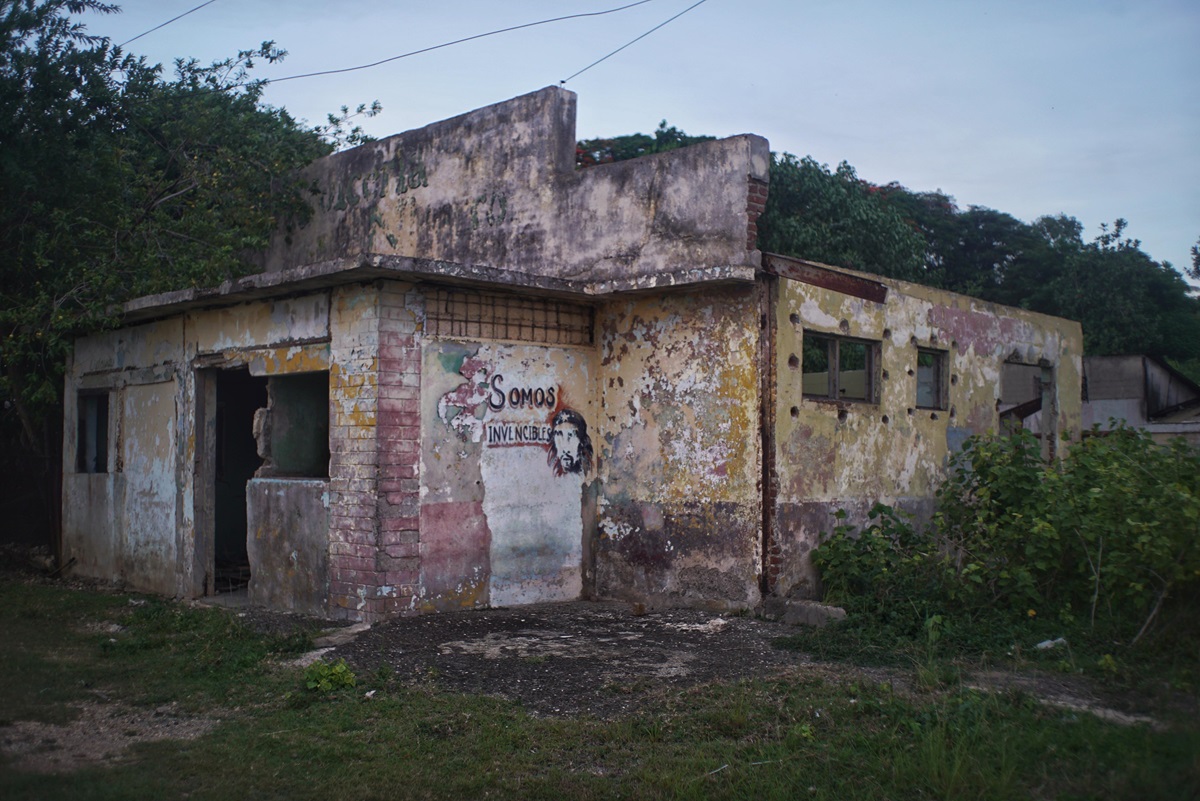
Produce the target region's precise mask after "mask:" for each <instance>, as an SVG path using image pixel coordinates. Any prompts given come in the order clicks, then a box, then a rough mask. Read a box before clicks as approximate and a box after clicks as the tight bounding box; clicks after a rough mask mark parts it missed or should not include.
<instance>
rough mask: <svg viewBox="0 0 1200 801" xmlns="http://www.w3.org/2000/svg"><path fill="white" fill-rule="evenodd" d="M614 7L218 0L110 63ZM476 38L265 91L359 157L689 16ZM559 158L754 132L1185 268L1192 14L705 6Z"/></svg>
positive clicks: (364, 53) (621, 16)
mask: <svg viewBox="0 0 1200 801" xmlns="http://www.w3.org/2000/svg"><path fill="white" fill-rule="evenodd" d="M115 2H118V3H120V5H122V7H123V12H122V13H121V14H119V15H113V16H106V17H100V16H95V15H89V16H88V17H87V22H88V25H89V30H90V32H92V33H95V34H101V35H106V36H109V37H111V38H112V40H113V41H114V42H115V43H121V42H124V41H126V40H127V39H130V38H132V37H134V36H136V35H138V34H140V33H142V32H143V31H146V30H147V29H149V28H152V27H154V26H155V25H158V24H160V23H162V22H165V21H166V20H168V19H170V18H171V17H173V16H175V15H177V14H181V13H183V12H185V11H187V10H188V9H191V8H193V7H195V6H197V5H199V4H200V2H202V0H125V1H124V2H121V0H115ZM627 2H630V0H575V1H574V2H564V0H510V1H509V2H497V0H438V1H437V2H429V0H409V1H407V2H403V1H401V0H393V1H392V2H387V1H386V0H355V2H334V1H332V0H291V1H290V2H285V0H215V2H213V3H211V4H210V5H208V6H206V7H204V8H202V9H200V10H199V11H196V12H195V13H193V14H191V15H189V16H187V17H185V18H183V19H181V20H179V21H177V22H174V23H172V24H171V25H168V26H167V27H165V28H162V29H161V30H159V31H156V32H154V33H151V34H149V35H147V36H145V37H143V38H140V39H138V40H137V41H135V42H132V43H130V44H129V45H128V46H127V47H126V50H127V51H129V52H133V53H139V54H144V55H146V56H147V57H148V58H149V59H150V60H151V61H154V62H162V63H164V64H166V65H168V66H169V65H170V64H171V63H172V62H173V61H174V59H175V58H177V57H180V56H187V57H194V58H197V59H200V60H201V61H205V62H207V61H211V60H214V59H217V58H222V57H225V56H228V55H232V54H234V53H235V52H236V51H237V50H238V49H248V48H251V47H254V46H256V45H258V44H259V43H260V42H262V41H263V40H267V39H271V40H274V41H275V42H276V43H278V44H279V45H280V46H281V47H283V48H285V49H286V50H288V51H289V53H290V55H289V56H288V58H287V60H286V61H285V62H283V63H282V64H279V65H272V66H264V67H263V68H262V69H259V70H256V71H255V74H257V75H258V76H259V77H263V78H280V77H284V76H286V75H293V74H297V73H306V72H312V71H317V70H327V69H337V68H343V67H351V66H356V65H359V64H365V63H368V62H372V61H377V60H380V59H384V58H388V57H391V56H395V55H399V54H401V53H405V52H409V51H412V50H417V49H420V48H424V47H429V46H432V45H437V44H441V43H443V42H447V41H450V40H454V39H459V38H463V37H466V36H471V35H474V34H479V33H484V32H487V31H490V30H494V29H498V28H504V27H508V26H513V25H520V24H523V23H528V22H534V21H537V20H541V19H547V18H551V17H559V16H563V15H566V14H574V13H583V12H595V11H602V10H605V9H609V8H614V7H617V6H621V5H624V4H625V3H627ZM694 2H695V0H652V1H651V2H648V3H645V4H643V5H640V6H638V7H636V8H630V9H628V10H625V11H621V12H618V13H613V14H608V15H605V16H596V17H589V18H585V19H575V20H567V21H563V22H556V23H552V24H548V25H543V26H538V27H533V28H527V29H524V30H520V31H515V32H511V33H504V34H500V35H497V36H493V37H489V38H485V39H480V40H476V41H472V42H468V43H465V44H460V45H456V46H454V47H449V48H445V49H442V50H438V51H435V52H432V53H426V54H422V55H417V56H413V57H411V58H405V59H401V60H398V61H394V62H391V63H390V64H386V65H383V66H380V67H375V68H373V69H369V70H362V71H358V72H350V73H344V74H340V75H331V76H325V77H317V78H308V79H304V80H296V81H287V82H281V83H278V84H275V85H272V86H270V87H268V89H267V92H266V95H265V100H266V101H267V102H269V103H271V104H272V105H276V106H283V107H285V108H287V109H288V110H289V111H290V112H291V113H292V114H293V115H295V116H297V117H300V118H303V119H307V120H309V121H310V122H312V123H319V122H321V121H323V120H324V117H325V114H326V113H327V112H329V111H333V110H336V109H337V108H338V107H339V106H341V105H344V104H347V105H351V106H354V105H357V104H358V103H362V102H368V103H369V102H370V101H373V100H379V101H380V102H381V103H382V104H383V113H382V114H380V115H379V116H378V117H376V118H374V119H371V120H366V121H365V122H364V123H363V125H364V127H365V128H366V129H367V130H368V131H369V132H370V133H371V134H373V135H375V136H377V137H383V136H387V135H389V134H393V133H399V132H401V131H406V130H409V129H412V128H419V127H421V126H422V125H425V124H427V123H430V122H434V121H436V120H441V119H445V118H447V117H452V116H454V115H457V114H460V113H463V112H465V111H470V110H471V109H474V108H478V107H479V106H483V105H487V104H490V103H494V102H498V101H501V100H505V99H508V98H510V97H514V96H516V95H520V94H525V93H526V92H530V91H534V90H537V89H540V88H542V87H544V86H548V85H552V84H557V83H559V81H561V80H562V79H564V78H567V77H568V76H570V75H572V74H573V73H575V72H577V71H578V70H580V69H583V68H584V67H586V66H587V65H588V64H590V63H591V62H593V61H595V60H596V59H598V58H600V57H602V56H603V55H605V54H606V53H608V52H610V51H611V50H614V49H616V48H617V47H620V46H621V45H623V44H625V43H626V42H628V41H629V40H631V39H633V38H634V37H636V36H638V35H640V34H642V33H645V32H646V31H648V30H649V29H651V28H653V27H654V26H655V25H658V24H659V23H661V22H663V21H664V20H666V19H667V18H669V17H671V16H672V15H674V14H677V13H679V12H680V11H683V10H684V9H686V8H687V7H688V6H690V5H692V4H693V3H694ZM566 87H567V88H568V89H571V90H573V91H575V92H577V93H578V95H579V115H578V136H579V138H590V137H595V136H614V135H620V134H627V133H635V132H639V131H640V132H643V133H652V132H653V129H654V128H655V127H656V126H657V125H658V122H659V120H661V119H664V118H665V119H666V120H667V121H668V122H669V123H670V124H672V125H675V126H677V127H679V128H681V129H682V130H684V131H686V132H687V133H690V134H711V135H715V136H728V135H731V134H737V133H757V134H761V135H763V136H765V137H767V139H769V140H770V143H771V149H772V150H775V151H787V152H791V153H795V154H796V155H800V156H802V155H806V154H807V155H812V156H813V157H814V158H816V159H817V160H818V161H821V162H826V163H829V164H830V165H836V164H837V163H838V162H839V161H843V160H844V161H848V162H850V164H852V165H853V166H854V167H855V169H857V171H858V174H859V176H860V177H862V178H865V179H867V180H869V181H873V182H876V183H887V182H889V181H899V182H900V183H902V184H904V185H905V186H907V187H909V188H910V189H914V190H933V189H940V190H942V191H944V192H946V193H948V194H950V195H952V196H954V197H955V198H956V199H957V201H958V203H959V205H960V206H962V207H966V206H968V205H980V206H988V207H990V208H994V209H998V210H1000V211H1005V212H1008V213H1010V214H1013V215H1015V216H1017V217H1019V218H1021V219H1023V220H1026V221H1032V220H1034V219H1036V218H1037V217H1039V216H1041V215H1043V214H1057V213H1059V212H1065V213H1067V214H1070V215H1072V216H1074V217H1077V218H1078V219H1079V220H1080V221H1081V222H1082V223H1084V225H1085V226H1086V230H1087V235H1088V236H1089V237H1090V236H1094V235H1095V234H1096V233H1098V228H1099V224H1100V223H1101V222H1111V221H1112V220H1114V219H1115V218H1117V217H1125V218H1126V219H1128V220H1129V229H1128V234H1129V235H1130V236H1133V237H1135V238H1138V239H1141V240H1142V246H1143V249H1145V250H1146V251H1147V252H1148V253H1149V254H1150V255H1151V256H1152V257H1154V258H1155V259H1158V260H1163V259H1166V260H1169V261H1171V262H1172V263H1173V264H1174V265H1175V266H1176V267H1177V268H1180V269H1183V268H1184V267H1185V266H1187V265H1188V264H1189V263H1190V256H1189V248H1190V247H1191V245H1193V244H1194V243H1195V242H1196V240H1197V237H1200V2H1197V0H892V1H891V2H888V1H885V0H707V1H706V2H704V3H702V4H701V5H699V6H698V7H696V8H694V9H693V10H691V11H689V12H688V13H686V14H684V15H683V16H681V17H679V18H678V19H676V20H675V21H673V22H671V23H670V24H668V25H666V26H665V27H663V28H662V29H661V30H659V31H657V32H655V33H652V34H650V35H649V36H647V37H646V38H645V39H643V40H641V41H640V42H637V43H636V44H633V45H632V46H630V47H629V48H628V49H626V50H624V51H623V52H621V53H619V54H617V55H615V56H613V57H612V58H610V59H609V60H607V61H605V62H604V63H602V64H600V65H598V66H595V67H592V68H591V69H590V70H588V71H587V72H585V73H583V74H582V75H579V76H578V77H576V78H574V79H572V80H570V81H568V82H567V84H566Z"/></svg>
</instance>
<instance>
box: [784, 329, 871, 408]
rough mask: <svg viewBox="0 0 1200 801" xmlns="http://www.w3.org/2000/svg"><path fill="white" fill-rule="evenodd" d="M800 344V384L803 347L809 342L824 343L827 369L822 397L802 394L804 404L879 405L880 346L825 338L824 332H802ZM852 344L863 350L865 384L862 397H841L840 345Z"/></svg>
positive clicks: (830, 336)
mask: <svg viewBox="0 0 1200 801" xmlns="http://www.w3.org/2000/svg"><path fill="white" fill-rule="evenodd" d="M802 336H803V340H802V342H801V350H800V354H801V360H800V371H801V381H802V382H803V373H804V345H805V344H807V343H808V341H809V340H810V339H820V340H824V341H825V342H826V343H827V345H826V364H827V365H828V370H827V374H828V378H827V388H826V392H825V393H812V392H804V393H803V397H804V399H805V400H811V401H818V402H825V403H869V404H875V405H878V404H879V363H880V354H881V347H882V344H883V343H881V342H879V341H878V340H874V339H862V338H861V337H847V336H842V335H840V334H829V333H826V332H824V331H810V330H808V329H805V330H804V331H803V334H802ZM843 342H847V343H853V344H856V345H863V346H865V349H866V360H865V361H866V365H865V366H864V368H863V371H864V378H865V381H866V387H865V389H866V392H865V393H864V394H865V397H862V398H858V397H845V396H843V395H842V394H841V393H842V388H841V387H840V386H839V376H840V375H841V364H840V355H841V343H843Z"/></svg>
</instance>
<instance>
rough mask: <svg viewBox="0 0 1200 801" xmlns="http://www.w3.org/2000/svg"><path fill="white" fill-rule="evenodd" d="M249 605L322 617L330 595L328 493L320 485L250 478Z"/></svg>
mask: <svg viewBox="0 0 1200 801" xmlns="http://www.w3.org/2000/svg"><path fill="white" fill-rule="evenodd" d="M246 510H247V514H246V516H247V518H248V519H249V521H250V531H249V539H248V541H247V546H248V548H247V550H248V554H249V557H250V587H249V597H250V603H252V604H254V605H256V606H266V607H269V608H271V609H282V610H286V611H289V612H299V613H301V614H306V615H317V616H323V615H324V614H325V613H326V611H327V607H326V603H327V600H328V598H327V596H328V592H329V490H328V483H327V482H325V481H323V480H311V479H310V480H299V479H270V478H256V479H252V480H251V481H250V483H249V485H248V486H247V488H246Z"/></svg>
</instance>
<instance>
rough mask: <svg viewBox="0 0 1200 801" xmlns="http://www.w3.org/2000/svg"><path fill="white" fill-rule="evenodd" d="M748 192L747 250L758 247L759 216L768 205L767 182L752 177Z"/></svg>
mask: <svg viewBox="0 0 1200 801" xmlns="http://www.w3.org/2000/svg"><path fill="white" fill-rule="evenodd" d="M749 180H750V188H749V191H748V192H747V193H746V218H747V222H746V250H757V249H758V218H759V216H760V215H762V213H763V210H764V209H766V207H767V182H766V181H760V180H758V179H757V178H751V179H749Z"/></svg>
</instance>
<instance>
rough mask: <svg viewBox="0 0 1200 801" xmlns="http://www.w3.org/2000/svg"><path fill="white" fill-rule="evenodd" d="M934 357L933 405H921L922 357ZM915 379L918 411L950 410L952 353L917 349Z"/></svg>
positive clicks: (915, 402)
mask: <svg viewBox="0 0 1200 801" xmlns="http://www.w3.org/2000/svg"><path fill="white" fill-rule="evenodd" d="M923 354H924V355H928V356H932V357H933V360H934V363H933V368H934V370H933V373H934V381H935V384H934V387H933V398H934V400H933V405H927V404H922V403H921V356H922V355H923ZM914 377H915V378H916V379H917V384H916V397H915V398H914V399H913V403H914V404H915V406H916V408H918V409H930V410H933V411H943V410H945V409H948V408H950V393H949V383H950V381H949V379H950V351H947V350H941V349H939V348H921V347H918V348H917V364H916V370H915V373H914Z"/></svg>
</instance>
